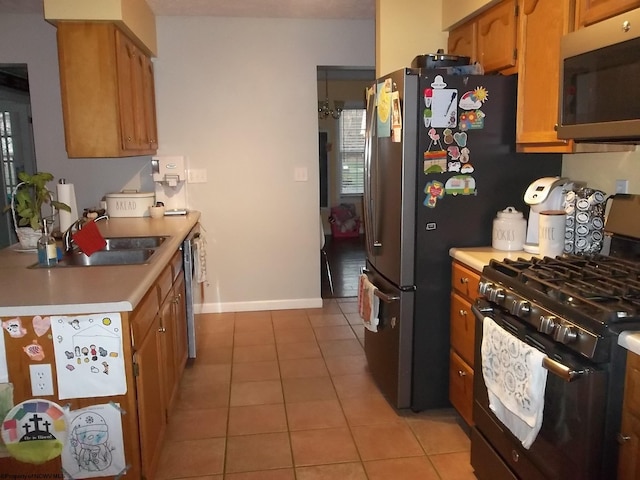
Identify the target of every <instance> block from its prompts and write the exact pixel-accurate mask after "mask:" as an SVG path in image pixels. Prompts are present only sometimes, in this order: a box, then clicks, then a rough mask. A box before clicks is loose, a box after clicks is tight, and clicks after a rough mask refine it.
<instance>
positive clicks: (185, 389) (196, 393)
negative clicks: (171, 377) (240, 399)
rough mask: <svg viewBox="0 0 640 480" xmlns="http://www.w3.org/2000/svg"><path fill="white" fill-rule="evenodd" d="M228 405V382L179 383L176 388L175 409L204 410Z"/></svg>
mask: <svg viewBox="0 0 640 480" xmlns="http://www.w3.org/2000/svg"><path fill="white" fill-rule="evenodd" d="M228 405H229V385H228V384H224V385H223V384H200V383H187V384H181V385H180V388H179V389H178V399H177V401H176V406H175V408H176V409H177V410H190V409H196V410H204V409H208V408H216V407H226V406H228Z"/></svg>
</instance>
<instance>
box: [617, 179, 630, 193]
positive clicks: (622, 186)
mask: <svg viewBox="0 0 640 480" xmlns="http://www.w3.org/2000/svg"><path fill="white" fill-rule="evenodd" d="M616 193H629V180H622V179H618V180H616Z"/></svg>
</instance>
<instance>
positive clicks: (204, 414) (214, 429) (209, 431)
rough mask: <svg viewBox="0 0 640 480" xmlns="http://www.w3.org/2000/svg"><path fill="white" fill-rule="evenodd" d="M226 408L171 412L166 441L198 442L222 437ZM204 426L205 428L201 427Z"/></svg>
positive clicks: (225, 422)
mask: <svg viewBox="0 0 640 480" xmlns="http://www.w3.org/2000/svg"><path fill="white" fill-rule="evenodd" d="M228 411H229V409H228V408H227V407H218V408H209V409H205V410H195V409H191V410H172V411H171V416H170V419H169V425H168V427H167V440H169V441H174V442H176V441H181V440H198V439H203V438H216V437H224V436H225V435H226V433H227V414H228ZM205 424H206V428H203V425H205Z"/></svg>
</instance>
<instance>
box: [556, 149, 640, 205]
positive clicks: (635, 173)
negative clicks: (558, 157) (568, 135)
mask: <svg viewBox="0 0 640 480" xmlns="http://www.w3.org/2000/svg"><path fill="white" fill-rule="evenodd" d="M562 176H564V177H568V178H571V179H573V180H583V181H586V182H587V185H589V186H590V187H593V188H597V189H599V190H602V191H603V192H606V193H607V194H609V195H611V194H614V193H615V181H616V179H626V180H629V193H635V194H640V151H633V152H624V153H605V154H602V153H580V154H574V155H564V156H563V157H562Z"/></svg>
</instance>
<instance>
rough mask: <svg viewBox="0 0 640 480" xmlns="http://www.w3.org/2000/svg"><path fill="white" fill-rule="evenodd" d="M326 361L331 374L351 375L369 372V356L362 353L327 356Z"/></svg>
mask: <svg viewBox="0 0 640 480" xmlns="http://www.w3.org/2000/svg"><path fill="white" fill-rule="evenodd" d="M325 363H326V364H327V368H328V369H329V373H330V374H331V375H351V374H359V373H367V372H368V371H369V367H368V366H367V357H365V355H364V353H362V354H360V355H344V356H341V357H327V358H325Z"/></svg>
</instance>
